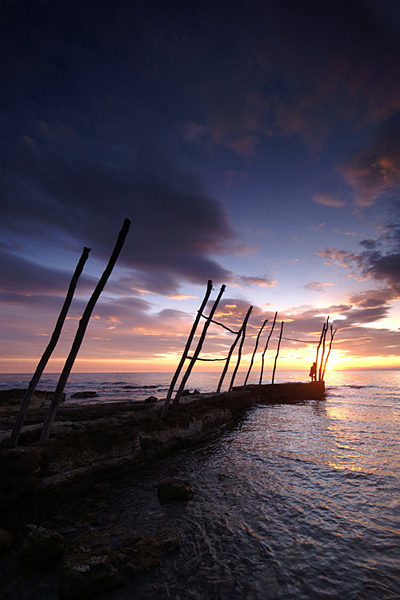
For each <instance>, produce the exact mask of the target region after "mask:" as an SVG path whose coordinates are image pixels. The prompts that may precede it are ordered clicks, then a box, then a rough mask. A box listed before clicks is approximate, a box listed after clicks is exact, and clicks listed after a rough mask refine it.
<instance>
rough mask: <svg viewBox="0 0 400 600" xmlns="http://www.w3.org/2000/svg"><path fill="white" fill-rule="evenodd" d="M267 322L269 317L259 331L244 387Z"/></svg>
mask: <svg viewBox="0 0 400 600" xmlns="http://www.w3.org/2000/svg"><path fill="white" fill-rule="evenodd" d="M267 323H268V319H265V321H264V323H263V324H262V325H261V328H260V330H259V332H258V335H257V339H256V343H255V346H254V351H253V354H252V357H251V361H250V365H249V370H248V371H247V375H246V377H245V380H244V384H243V387H244V388H245V387H246V385H247V381H248V379H249V376H250V373H251V369H252V368H253V363H254V357H255V355H256V352H257V348H258V343H259V341H260V335H261V333H262V331H263V329H264V327H265V326H266V324H267Z"/></svg>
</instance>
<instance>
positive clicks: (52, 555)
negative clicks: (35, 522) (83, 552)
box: [21, 527, 64, 569]
mask: <svg viewBox="0 0 400 600" xmlns="http://www.w3.org/2000/svg"><path fill="white" fill-rule="evenodd" d="M63 551H64V538H63V536H62V535H61V534H60V533H59V532H58V531H53V530H52V529H46V528H45V527H37V528H36V529H34V530H33V531H31V532H30V533H29V534H28V536H27V537H26V538H25V541H24V543H23V545H22V552H21V562H22V564H23V565H24V566H25V567H32V568H39V569H47V568H51V567H52V566H53V565H54V563H55V562H57V560H58V559H59V558H60V557H61V555H62V553H63Z"/></svg>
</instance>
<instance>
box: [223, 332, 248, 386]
mask: <svg viewBox="0 0 400 600" xmlns="http://www.w3.org/2000/svg"><path fill="white" fill-rule="evenodd" d="M242 328H243V324H242V326H241V327H240V329H239V331H238V332H237V334H236V337H235V339H234V341H233V344H232V345H231V347H230V349H229V352H228V356H227V357H226V360H225V365H224V368H223V369H222V373H221V377H220V379H219V382H218V387H217V394H219V393H220V391H221V387H222V384H223V381H224V379H225V375H226V372H227V370H228V367H229V363H230V360H231V357H232V354H233V351H234V349H235V348H236V344H237V343H238V341H239V339H240V337H241V335H242Z"/></svg>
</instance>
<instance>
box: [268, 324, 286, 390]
mask: <svg viewBox="0 0 400 600" xmlns="http://www.w3.org/2000/svg"><path fill="white" fill-rule="evenodd" d="M284 323H285V321H282V323H281V332H280V334H279V341H278V348H277V350H276V356H275V362H274V370H273V371H272V382H271V383H274V380H275V371H276V363H277V361H278V356H279V348H280V347H281V340H282V333H283V325H284Z"/></svg>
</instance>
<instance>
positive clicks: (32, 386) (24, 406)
mask: <svg viewBox="0 0 400 600" xmlns="http://www.w3.org/2000/svg"><path fill="white" fill-rule="evenodd" d="M89 252H90V248H86V247H85V248H84V249H83V251H82V255H81V257H80V259H79V262H78V264H77V266H76V269H75V272H74V274H73V276H72V278H71V281H70V284H69V287H68V291H67V295H66V297H65V300H64V304H63V306H62V308H61V311H60V314H59V317H58V319H57V322H56V325H55V327H54V331H53V334H52V336H51V338H50V341H49V343H48V345H47V348H46V350H45V351H44V352H43V355H42V358H41V359H40V361H39V363H38V365H37V367H36V371H35V373H34V375H33V377H32V379H31V380H30V382H29V385H28V389H27V390H26V392H25V395H24V398H23V400H22V403H21V406H20V409H19V412H18V415H17V418H16V421H15V425H14V429H13V431H12V433H11V437H10V441H9V447H10V448H15V447H16V446H17V444H18V439H19V435H20V433H21V429H22V425H23V423H24V420H25V416H26V412H27V410H28V407H29V404H30V401H31V399H32V396H33V394H34V393H35V390H36V387H37V384H38V383H39V380H40V378H41V376H42V373H43V371H44V370H45V368H46V365H47V363H48V361H49V358H50V356H51V355H52V353H53V350H54V348H55V347H56V345H57V342H58V340H59V337H60V335H61V330H62V328H63V325H64V321H65V318H66V316H67V313H68V310H69V307H70V306H71V302H72V298H73V296H74V293H75V289H76V286H77V283H78V280H79V277H80V275H81V273H82V271H83V267H84V265H85V262H86V261H87V259H88V256H89Z"/></svg>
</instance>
